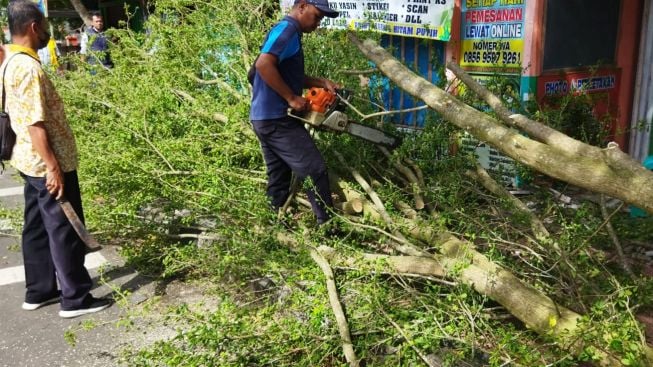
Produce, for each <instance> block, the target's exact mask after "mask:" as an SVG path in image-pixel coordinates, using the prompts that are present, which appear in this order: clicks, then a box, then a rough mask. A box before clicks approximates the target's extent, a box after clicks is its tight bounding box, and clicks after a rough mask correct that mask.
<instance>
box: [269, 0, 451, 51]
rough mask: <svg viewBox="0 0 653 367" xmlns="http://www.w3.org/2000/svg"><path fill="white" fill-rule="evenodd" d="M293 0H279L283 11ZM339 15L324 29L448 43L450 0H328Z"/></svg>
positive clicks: (328, 20) (449, 34) (325, 22)
mask: <svg viewBox="0 0 653 367" xmlns="http://www.w3.org/2000/svg"><path fill="white" fill-rule="evenodd" d="M293 3H294V1H292V0H282V1H281V6H282V8H283V9H285V10H287V9H289V8H290V7H291V6H292V4H293ZM329 4H330V6H331V8H333V9H334V10H337V11H339V12H340V15H339V16H338V17H337V18H334V19H331V18H324V19H323V20H322V23H321V25H322V26H323V27H326V28H338V29H355V30H374V31H377V32H382V33H386V34H393V35H399V36H406V37H417V38H428V39H434V40H439V41H449V39H450V38H451V18H452V16H453V9H454V1H453V0H385V1H383V0H356V1H333V0H331V1H329Z"/></svg>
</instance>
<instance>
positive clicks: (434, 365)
mask: <svg viewBox="0 0 653 367" xmlns="http://www.w3.org/2000/svg"><path fill="white" fill-rule="evenodd" d="M378 310H379V311H380V312H381V313H382V314H383V316H384V317H385V318H386V320H388V322H389V323H391V324H392V326H394V327H395V329H397V331H398V332H399V334H401V336H403V337H404V339H406V342H408V345H410V347H411V348H413V350H414V351H415V353H417V355H418V356H419V357H420V358H421V359H422V361H424V363H426V365H427V366H429V367H441V365H440V364H433V363H431V361H429V359H428V358H426V356H425V355H424V354H423V353H422V352H421V351H420V350H419V349H418V348H417V347H416V346H415V343H414V342H413V340H412V339H410V338H409V337H408V335H406V333H404V331H403V330H402V329H401V327H399V325H397V323H396V322H394V321H393V320H392V319H391V318H390V316H388V314H387V313H386V312H385V311H384V310H383V307H379V308H378Z"/></svg>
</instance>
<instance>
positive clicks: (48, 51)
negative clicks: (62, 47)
mask: <svg viewBox="0 0 653 367" xmlns="http://www.w3.org/2000/svg"><path fill="white" fill-rule="evenodd" d="M37 54H38V55H39V60H41V65H43V66H45V65H48V66H49V67H50V68H51V69H52V70H57V69H59V56H61V54H60V53H59V49H58V48H57V43H56V42H55V40H54V39H53V38H50V41H48V45H47V46H45V47H43V48H39V49H38V51H37Z"/></svg>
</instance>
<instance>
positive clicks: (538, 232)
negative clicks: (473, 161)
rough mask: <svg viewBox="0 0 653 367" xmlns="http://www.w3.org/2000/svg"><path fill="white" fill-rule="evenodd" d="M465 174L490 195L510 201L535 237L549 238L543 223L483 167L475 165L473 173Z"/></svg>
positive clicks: (467, 172) (470, 171)
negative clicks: (528, 223) (521, 214)
mask: <svg viewBox="0 0 653 367" xmlns="http://www.w3.org/2000/svg"><path fill="white" fill-rule="evenodd" d="M465 174H466V175H467V176H469V177H471V178H473V179H474V180H476V181H477V182H478V183H480V184H481V185H483V187H485V188H486V189H487V190H488V191H490V192H491V193H493V194H495V195H497V196H498V197H501V198H504V199H506V200H508V201H510V202H511V203H512V204H513V205H514V206H515V207H516V208H517V209H518V210H519V211H520V212H521V213H523V214H524V215H526V216H527V217H528V219H529V221H530V223H531V230H532V231H533V234H534V235H535V237H537V238H543V237H549V231H547V229H546V227H544V223H542V221H540V219H539V218H537V216H535V214H533V212H531V211H530V209H528V207H527V206H526V204H524V203H523V202H522V201H521V200H519V199H517V198H516V197H515V196H513V195H512V194H510V193H509V192H508V191H507V190H506V189H505V188H503V187H502V186H501V185H499V184H498V183H497V182H496V181H495V180H494V179H493V178H492V177H491V176H490V175H489V174H488V173H487V171H486V170H485V169H484V168H483V167H481V166H480V165H476V170H475V171H472V170H468V171H466V172H465Z"/></svg>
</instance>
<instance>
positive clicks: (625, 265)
mask: <svg viewBox="0 0 653 367" xmlns="http://www.w3.org/2000/svg"><path fill="white" fill-rule="evenodd" d="M600 206H601V215H602V216H603V220H604V221H605V229H607V230H608V234H609V235H610V239H612V243H614V247H615V248H616V249H617V254H618V255H619V261H620V262H621V266H622V267H623V268H624V270H625V271H626V273H628V275H629V276H630V278H631V279H633V280H635V274H634V273H633V269H631V267H630V265H629V264H628V260H627V259H626V255H624V249H623V247H621V241H619V237H617V234H616V233H615V231H614V228H613V227H612V222H611V220H610V215H609V214H608V209H607V208H606V206H605V195H603V194H601V205H600Z"/></svg>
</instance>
